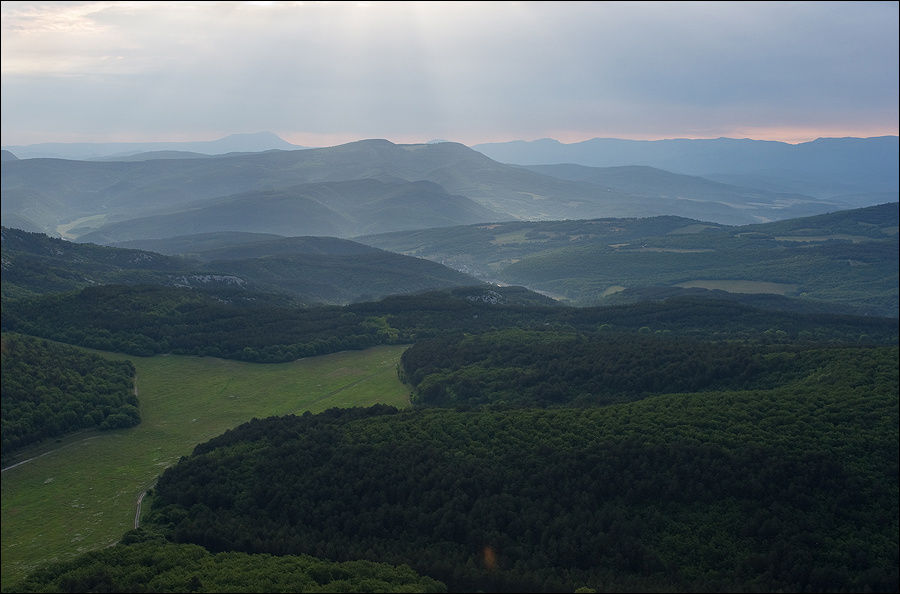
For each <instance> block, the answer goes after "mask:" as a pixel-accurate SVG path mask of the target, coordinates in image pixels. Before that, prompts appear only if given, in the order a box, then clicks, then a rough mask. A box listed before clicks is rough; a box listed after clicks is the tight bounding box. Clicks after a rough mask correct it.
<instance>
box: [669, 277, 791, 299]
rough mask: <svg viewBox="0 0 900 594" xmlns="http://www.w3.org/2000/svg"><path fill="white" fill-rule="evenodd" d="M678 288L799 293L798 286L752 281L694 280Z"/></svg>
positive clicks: (679, 284)
mask: <svg viewBox="0 0 900 594" xmlns="http://www.w3.org/2000/svg"><path fill="white" fill-rule="evenodd" d="M675 286H676V287H684V288H686V289H690V288H692V287H700V288H701V289H711V290H712V289H720V290H722V291H728V292H729V293H774V294H775V295H790V294H792V293H794V292H796V291H797V287H798V285H793V284H787V283H770V282H765V281H751V280H693V281H687V282H683V283H678V284H676V285H675Z"/></svg>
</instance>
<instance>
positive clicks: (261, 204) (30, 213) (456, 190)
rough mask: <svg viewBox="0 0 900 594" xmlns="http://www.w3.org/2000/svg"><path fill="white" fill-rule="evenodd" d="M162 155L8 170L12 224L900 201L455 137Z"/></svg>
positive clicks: (700, 212) (719, 210)
mask: <svg viewBox="0 0 900 594" xmlns="http://www.w3.org/2000/svg"><path fill="white" fill-rule="evenodd" d="M154 154H155V155H156V157H154V158H149V159H143V160H131V159H128V160H123V161H74V160H61V159H18V160H15V159H10V160H8V161H4V165H3V168H2V176H0V177H2V184H0V185H2V192H3V202H2V217H3V224H4V225H5V226H8V227H15V228H20V229H24V230H28V231H34V232H41V233H46V234H48V235H52V236H61V237H66V238H69V239H75V238H78V239H80V240H83V241H92V242H98V243H114V242H121V241H128V240H135V239H158V238H165V237H172V236H175V235H188V234H195V233H206V232H221V231H242V232H253V233H272V234H277V235H284V236H298V235H332V236H338V237H344V238H349V237H353V236H355V235H364V234H377V233H384V232H390V231H398V230H413V229H425V228H431V227H447V226H456V225H465V224H472V223H482V222H483V223H489V222H502V221H510V220H578V219H590V218H603V217H649V216H659V215H671V216H681V217H686V218H691V219H698V220H705V221H711V222H716V223H720V224H729V225H739V224H748V223H757V222H766V221H772V220H780V219H786V218H792V217H799V216H807V215H813V214H819V213H823V212H829V211H834V210H840V209H845V208H852V207H856V206H868V205H871V204H877V203H883V202H888V201H893V200H896V199H897V198H896V192H894V193H890V192H887V193H882V194H868V193H861V194H856V195H854V196H848V197H847V198H846V200H844V199H838V198H830V199H823V198H815V197H811V196H807V195H802V194H796V193H784V192H775V191H771V190H765V189H754V188H752V187H744V186H739V185H734V184H726V183H721V182H715V181H712V180H709V179H704V178H700V177H697V176H687V175H683V174H674V173H671V172H667V171H663V170H659V169H655V168H652V167H649V166H623V167H614V168H609V167H607V168H596V167H586V166H580V167H579V166H573V165H565V166H562V165H552V166H548V165H542V166H532V167H523V166H513V165H507V164H503V163H499V162H497V161H495V160H493V159H491V158H489V157H487V156H485V155H483V154H481V153H479V152H477V151H475V150H472V149H470V148H468V147H466V146H464V145H461V144H457V143H451V142H441V143H434V144H415V145H398V144H394V143H391V142H388V141H386V140H365V141H359V142H353V143H349V144H344V145H340V146H335V147H328V148H319V149H305V150H272V151H266V152H256V153H240V154H228V155H218V156H209V155H198V154H188V155H185V154H173V153H165V152H164V153H154ZM137 158H138V157H135V159H137Z"/></svg>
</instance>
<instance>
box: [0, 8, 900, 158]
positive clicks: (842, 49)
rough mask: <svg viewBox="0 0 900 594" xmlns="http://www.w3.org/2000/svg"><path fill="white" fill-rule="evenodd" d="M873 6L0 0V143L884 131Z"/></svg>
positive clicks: (893, 38) (886, 23)
mask: <svg viewBox="0 0 900 594" xmlns="http://www.w3.org/2000/svg"><path fill="white" fill-rule="evenodd" d="M898 7H900V3H898V2H896V1H891V2H696V3H694V2H560V1H557V2H446V3H445V2H423V3H417V2H190V1H179V2H127V1H121V2H23V1H6V0H4V1H3V2H2V9H0V10H2V40H0V42H2V43H0V52H2V68H0V82H2V89H0V94H2V97H0V99H2V101H0V112H2V134H0V136H2V138H0V144H2V145H3V146H11V145H24V144H34V143H41V142H150V141H181V140H184V141H188V140H190V141H197V140H215V139H217V138H221V137H223V136H226V135H228V134H233V133H252V132H260V131H271V132H274V133H276V134H278V135H279V136H281V137H282V138H284V139H285V140H288V141H289V142H293V143H295V144H299V145H302V146H331V145H336V144H342V143H344V142H351V141H354V140H360V139H364V138H386V139H388V140H391V141H393V142H402V143H417V142H427V141H430V140H434V139H444V140H452V141H456V142H462V143H464V144H467V145H470V146H471V145H474V144H479V143H485V142H503V141H510V140H534V139H538V138H555V139H557V140H560V141H562V142H578V141H582V140H587V139H590V138H596V137H601V138H631V139H647V140H650V139H662V138H718V137H723V136H724V137H732V138H757V139H764V140H779V141H784V142H792V143H796V142H804V141H809V140H813V139H815V138H818V137H845V136H857V137H870V136H883V135H897V134H898V103H900V98H898V86H900V82H898V46H900V43H898V20H900V14H898Z"/></svg>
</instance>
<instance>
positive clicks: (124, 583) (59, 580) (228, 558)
mask: <svg viewBox="0 0 900 594" xmlns="http://www.w3.org/2000/svg"><path fill="white" fill-rule="evenodd" d="M123 543H124V544H120V545H118V546H115V547H113V548H105V549H102V550H99V551H94V552H91V553H87V554H86V555H82V556H81V557H79V558H77V559H75V560H73V561H67V562H62V563H56V564H52V565H49V566H47V567H44V568H42V569H41V570H39V571H36V572H34V573H33V574H31V575H30V576H29V577H28V579H27V580H25V581H24V582H22V583H21V584H18V585H17V586H16V587H15V589H14V590H6V589H4V591H10V592H73V593H74V592H446V591H447V589H446V587H444V585H443V584H441V583H440V582H438V581H436V580H433V579H431V578H428V577H424V576H420V575H418V574H416V573H415V572H414V571H412V570H411V569H410V568H409V567H405V566H401V567H392V566H390V565H386V564H384V563H373V562H371V561H348V562H344V563H338V562H333V561H323V560H321V559H315V558H313V557H309V556H306V555H302V556H298V555H284V556H278V557H276V556H273V555H266V554H257V555H251V554H246V553H233V552H232V553H218V554H215V555H214V554H211V553H210V552H209V551H207V550H205V549H204V548H203V547H199V546H197V545H188V544H174V543H170V542H166V541H165V540H161V539H146V540H145V539H144V536H143V531H142V530H140V529H139V530H135V531H133V532H131V533H128V534H126V535H125V538H124V539H123Z"/></svg>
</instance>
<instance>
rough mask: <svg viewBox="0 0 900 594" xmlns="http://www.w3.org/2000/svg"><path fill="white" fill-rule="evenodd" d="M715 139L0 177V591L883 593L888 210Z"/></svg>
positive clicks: (390, 150)
mask: <svg viewBox="0 0 900 594" xmlns="http://www.w3.org/2000/svg"><path fill="white" fill-rule="evenodd" d="M245 140H248V141H249V140H258V141H260V142H273V141H272V139H271V138H268V139H267V138H262V137H260V138H257V139H245ZM870 140H871V142H866V143H856V144H854V146H856V150H858V149H859V148H860V147H861V146H865V147H868V149H867V150H869V149H871V150H878V151H887V152H888V153H889V152H890V141H887V142H885V141H883V140H879V139H870ZM595 144H596V143H595ZM744 144H745V143H734V145H733V146H731V148H730V149H727V150H726V149H723V150H722V151H721V152H719V153H717V152H716V151H712V153H710V154H711V155H713V157H715V155H716V154H717V155H718V157H716V158H713V157H710V154H708V155H707V158H713V160H712V161H709V160H708V161H706V162H707V163H712V164H716V165H717V166H722V167H724V166H725V165H728V164H729V163H731V165H732V167H731V168H730V169H729V168H728V167H725V168H724V169H722V168H718V169H717V168H711V169H702V167H701V166H700V165H698V164H697V163H701V161H702V159H701V157H702V153H703V151H700V152H699V153H696V154H694V153H691V150H688V148H685V150H684V151H683V152H682V154H681V156H680V157H678V158H676V155H674V153H666V151H667V150H669V148H671V147H669V148H666V147H665V146H663V145H653V150H661V151H662V153H659V155H664V156H665V155H666V154H668V157H667V159H668V160H666V159H662V160H660V161H648V160H647V159H637V158H635V159H636V160H635V161H634V162H633V163H630V164H624V163H623V164H615V163H612V164H600V162H599V161H597V162H594V163H593V164H584V162H583V163H582V164H577V163H575V162H574V161H573V162H571V163H562V162H559V163H553V162H549V163H522V162H519V163H514V162H511V163H504V162H500V161H495V160H493V159H491V158H489V157H488V156H486V155H485V154H483V153H480V152H477V151H475V150H473V149H471V148H469V147H466V146H464V145H461V144H458V143H451V142H435V143H429V144H395V143H393V142H389V141H387V140H377V139H373V140H364V141H359V142H351V143H348V144H344V145H338V146H333V147H325V148H317V149H301V150H297V149H296V148H292V147H291V146H284V145H281V146H280V147H274V150H268V151H265V152H235V153H231V154H209V153H201V152H197V153H192V152H185V151H181V150H178V147H175V146H172V147H164V146H156V147H151V148H154V149H158V150H153V151H151V152H147V153H141V152H129V151H128V148H129V147H126V146H115V147H112V145H110V146H111V148H108V149H103V150H121V151H123V152H128V154H118V155H105V156H104V155H101V154H99V153H98V154H97V155H96V158H94V159H93V160H90V161H87V160H85V161H76V160H69V159H59V158H55V159H50V158H15V156H12V157H10V156H8V155H7V154H6V153H4V161H3V168H2V184H3V186H2V191H3V196H4V200H3V203H2V204H3V228H2V233H0V239H2V273H3V274H2V282H0V294H2V300H3V308H2V311H0V329H2V331H3V349H2V356H3V363H2V364H3V375H2V377H3V381H4V384H3V415H2V416H3V422H4V429H3V431H4V440H5V441H4V452H3V462H4V464H3V466H4V468H3V486H2V489H3V499H2V545H0V546H2V550H0V552H2V560H0V562H2V565H3V571H2V576H3V577H2V590H3V591H4V592H5V591H42V590H51V591H88V590H95V589H107V590H115V591H131V590H135V591H137V590H144V589H147V588H148V587H149V588H151V589H153V590H155V591H186V590H192V591H193V590H201V589H207V590H209V591H237V590H242V591H243V590H246V591H301V590H303V591H306V590H312V591H320V590H338V591H435V592H440V591H461V592H466V591H498V592H500V591H510V592H514V591H515V592H518V591H576V590H582V591H684V592H692V591H745V590H750V591H830V590H841V591H876V592H880V591H894V590H895V589H896V583H897V561H896V560H897V557H898V555H897V551H898V542H897V537H896V535H897V525H898V518H897V514H896V509H897V489H896V447H897V440H898V429H897V428H898V426H900V421H898V415H900V408H898V401H897V393H898V377H897V369H898V366H900V365H898V352H897V344H898V330H900V329H898V310H897V307H898V301H900V282H898V268H900V261H898V252H900V246H898V240H900V238H898V234H897V229H898V227H900V210H898V202H897V201H896V196H897V193H896V188H895V187H894V186H891V185H890V179H891V178H890V172H888V173H887V174H886V177H885V174H884V173H885V172H884V171H883V168H882V170H880V169H878V167H880V165H878V163H874V164H872V163H869V164H868V165H861V164H859V162H857V161H858V160H854V159H850V158H849V157H847V159H848V162H847V163H845V164H844V173H845V181H846V183H845V184H843V185H841V186H840V187H839V188H838V187H837V186H835V188H836V191H835V192H834V193H823V192H822V191H821V187H822V185H821V184H823V183H824V180H827V179H828V177H827V176H825V175H824V174H823V176H821V178H820V180H819V181H820V182H821V183H819V184H804V182H803V180H808V179H809V176H810V175H811V171H814V170H815V167H813V169H810V168H809V167H812V166H811V165H808V162H806V161H803V159H801V158H800V156H798V155H800V153H802V152H803V151H805V150H808V149H810V148H811V147H801V148H798V149H797V151H795V152H796V154H793V156H790V157H787V156H784V155H782V156H781V157H775V158H781V159H783V160H784V162H786V163H787V162H789V161H791V160H792V159H793V160H794V161H791V162H796V163H795V164H796V167H795V169H794V170H793V174H792V175H793V177H792V176H791V175H781V176H774V177H773V176H771V175H770V176H768V177H767V176H766V175H764V174H763V173H761V172H757V171H752V170H748V169H746V168H741V167H739V166H737V165H735V163H740V162H741V159H740V158H739V155H741V154H742V153H741V152H740V151H741V150H744V149H746V148H748V146H749V145H748V146H745V145H744ZM826 144H827V145H828V146H827V147H826V148H827V149H828V150H830V151H833V152H834V154H836V155H845V156H846V154H849V153H846V154H845V153H842V152H841V151H846V150H851V149H849V148H848V146H849V144H853V143H849V144H848V143H840V142H837V143H826ZM703 145H704V143H697V144H693V145H685V146H688V147H693V148H697V147H699V146H703ZM885 145H887V148H885ZM215 146H220V145H219V144H217V145H215ZM222 146H224V145H222ZM876 146H877V147H881V148H877V149H873V148H872V147H876ZM817 147H818V148H820V149H821V148H822V147H821V146H819V145H817ZM46 148H47V149H48V150H49V149H50V148H53V147H46ZM57 148H60V150H61V148H66V147H57ZM68 148H69V149H71V150H78V151H89V150H91V147H68ZM94 148H96V149H97V150H101V147H94ZM132 148H135V149H137V148H138V147H132ZM197 148H203V149H204V150H212V148H211V146H206V147H205V148H204V147H203V146H198V147H197ZM506 148H510V149H513V148H515V149H516V150H519V149H524V148H528V147H506ZM530 148H534V147H530ZM577 148H578V147H570V149H569V150H571V151H574V152H570V153H569V154H571V155H575V154H576V152H577V151H576V149H577ZM581 148H585V147H581ZM595 148H596V147H595ZM620 148H622V149H623V150H625V148H627V149H628V150H631V149H635V150H636V148H635V147H633V146H632V147H630V148H629V147H625V145H621V146H620ZM644 148H649V145H647V146H645V147H644ZM750 148H752V150H753V151H756V154H757V158H758V159H759V160H760V163H765V162H766V159H768V158H769V157H766V156H765V155H764V154H763V153H765V151H766V150H769V149H772V150H775V151H776V152H777V151H778V150H781V149H783V148H784V147H780V145H772V146H761V145H752V146H750ZM813 148H815V147H813ZM663 149H665V150H663ZM732 149H734V150H733V151H732ZM735 151H736V152H735ZM760 151H762V152H760ZM651 152H652V151H651ZM496 154H504V153H502V151H499V149H498V152H497V153H496ZM505 154H507V155H511V154H513V153H505ZM647 154H648V155H649V153H647ZM736 155H738V156H736ZM820 158H821V154H820ZM834 158H835V159H837V158H838V157H834ZM841 158H843V157H841ZM648 159H649V157H648ZM698 159H699V160H700V161H698ZM716 159H718V160H716ZM798 159H799V160H798ZM523 160H524V158H523ZM692 160H693V161H692ZM804 162H806V163H807V165H804V166H801V165H802V163H804ZM851 162H852V163H857V165H858V167H857V165H854V167H856V169H853V167H851V165H852V163H851ZM635 163H637V164H635ZM691 163H693V164H691ZM660 164H665V165H667V166H671V167H672V169H673V170H671V171H670V170H664V169H660V168H657V166H658V165H660ZM701 165H702V163H701ZM804 167H805V168H804ZM848 168H849V169H853V171H849V169H848ZM676 169H678V171H675V170H676ZM879 171H880V173H878V172H879ZM704 172H706V173H709V172H713V173H710V175H708V176H706V175H702V174H703V173H704ZM854 172H855V173H854ZM860 172H868V173H870V174H872V175H873V176H874V173H878V175H877V176H875V177H872V178H871V179H870V180H869V181H870V182H871V183H869V182H865V179H866V176H865V175H862V174H861V173H860ZM885 180H887V181H885ZM755 181H758V182H760V185H759V186H752V185H743V184H744V183H747V182H755ZM738 182H740V183H738ZM867 184H868V185H867ZM791 188H793V189H791ZM798 188H799V189H798ZM801 189H802V191H807V190H808V191H809V192H810V193H809V194H804V193H802V192H801V191H800V190H801ZM126 362H127V363H126ZM148 584H149V585H150V586H148Z"/></svg>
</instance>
